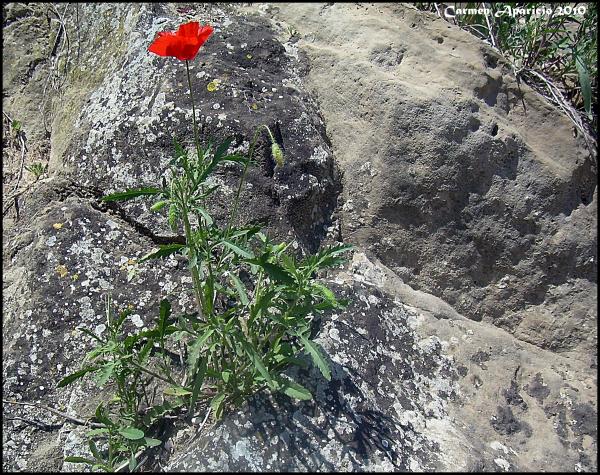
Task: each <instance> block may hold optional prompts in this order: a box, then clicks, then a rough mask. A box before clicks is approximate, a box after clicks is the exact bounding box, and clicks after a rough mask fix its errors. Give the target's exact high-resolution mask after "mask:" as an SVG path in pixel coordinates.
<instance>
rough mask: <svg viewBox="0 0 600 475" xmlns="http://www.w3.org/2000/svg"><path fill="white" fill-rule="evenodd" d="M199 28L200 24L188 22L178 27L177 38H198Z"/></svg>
mask: <svg viewBox="0 0 600 475" xmlns="http://www.w3.org/2000/svg"><path fill="white" fill-rule="evenodd" d="M199 28H200V23H198V22H197V21H190V22H189V23H185V24H183V25H181V26H180V27H179V29H178V30H177V36H194V37H195V36H198V29H199Z"/></svg>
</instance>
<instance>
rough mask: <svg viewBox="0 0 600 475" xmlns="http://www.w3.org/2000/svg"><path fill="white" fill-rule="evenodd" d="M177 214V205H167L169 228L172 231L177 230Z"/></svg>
mask: <svg viewBox="0 0 600 475" xmlns="http://www.w3.org/2000/svg"><path fill="white" fill-rule="evenodd" d="M178 215H179V212H178V211H177V206H176V205H175V204H172V205H171V206H169V217H168V220H169V227H170V228H171V230H172V231H173V232H175V231H177V216H178Z"/></svg>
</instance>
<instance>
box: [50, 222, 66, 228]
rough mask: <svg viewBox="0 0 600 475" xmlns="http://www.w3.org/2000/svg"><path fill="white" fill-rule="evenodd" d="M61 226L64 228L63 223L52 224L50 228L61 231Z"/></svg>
mask: <svg viewBox="0 0 600 475" xmlns="http://www.w3.org/2000/svg"><path fill="white" fill-rule="evenodd" d="M63 226H64V224H63V223H54V224H53V225H52V227H53V228H54V229H61V228H62V227H63Z"/></svg>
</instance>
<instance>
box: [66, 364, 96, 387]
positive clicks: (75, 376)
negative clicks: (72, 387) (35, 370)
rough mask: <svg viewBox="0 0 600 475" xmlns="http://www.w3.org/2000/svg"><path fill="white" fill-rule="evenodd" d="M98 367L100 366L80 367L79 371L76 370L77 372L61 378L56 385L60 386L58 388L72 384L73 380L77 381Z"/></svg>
mask: <svg viewBox="0 0 600 475" xmlns="http://www.w3.org/2000/svg"><path fill="white" fill-rule="evenodd" d="M97 369H98V367H96V366H91V367H88V368H83V369H80V370H79V371H76V372H75V373H73V374H70V375H69V376H66V377H64V378H63V379H61V380H60V382H59V383H58V384H57V386H56V387H58V388H62V387H65V386H67V385H69V384H71V383H72V382H74V381H77V380H78V379H79V378H83V377H84V376H85V375H86V374H87V373H90V372H92V371H96V370H97Z"/></svg>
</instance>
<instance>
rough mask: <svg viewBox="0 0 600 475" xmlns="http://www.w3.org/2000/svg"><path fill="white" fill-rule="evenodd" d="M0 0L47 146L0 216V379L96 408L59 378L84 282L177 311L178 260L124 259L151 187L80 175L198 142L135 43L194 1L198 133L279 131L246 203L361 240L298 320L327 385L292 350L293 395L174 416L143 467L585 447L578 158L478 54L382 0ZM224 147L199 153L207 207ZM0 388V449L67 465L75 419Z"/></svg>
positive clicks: (591, 448) (182, 103)
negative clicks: (106, 199) (120, 196)
mask: <svg viewBox="0 0 600 475" xmlns="http://www.w3.org/2000/svg"><path fill="white" fill-rule="evenodd" d="M3 9H4V10H3V12H4V18H3V20H4V23H3V28H4V49H3V66H4V68H3V69H4V77H3V93H4V96H3V106H4V108H5V110H6V112H7V113H8V114H9V115H10V116H11V117H14V118H17V119H19V121H20V122H22V124H23V130H24V132H25V134H26V138H27V145H28V148H31V149H33V148H34V146H35V144H42V145H43V146H44V147H46V148H43V147H42V148H40V150H46V153H47V156H45V157H44V159H45V160H46V161H49V168H48V174H47V175H46V176H45V177H44V178H43V179H42V180H40V181H38V182H36V183H33V184H31V186H30V187H29V188H28V189H27V190H26V191H24V192H23V193H22V194H20V195H19V197H18V199H17V205H18V215H17V214H15V209H14V208H13V209H12V210H11V211H10V213H9V214H7V215H6V217H5V224H6V226H5V229H4V231H3V233H4V234H3V235H4V246H3V271H4V275H3V290H4V299H3V342H4V345H3V363H4V364H3V389H4V398H5V399H8V400H17V401H41V402H42V403H43V404H45V405H48V406H52V407H55V408H58V409H59V410H61V411H64V412H66V413H69V414H79V415H83V416H88V415H90V414H92V413H93V410H94V409H95V407H96V406H97V404H98V403H99V402H100V401H102V400H103V399H106V398H108V397H110V388H104V389H102V390H100V389H98V388H97V387H96V386H95V385H94V383H93V382H92V381H90V380H87V379H84V380H81V381H80V382H78V383H77V384H75V385H73V386H72V387H68V388H63V389H56V382H57V381H58V380H60V379H61V378H62V377H64V376H65V375H66V374H69V373H71V372H73V371H75V370H77V369H78V368H79V367H80V364H81V360H82V358H83V355H84V354H85V353H86V352H87V351H89V350H90V349H91V348H92V347H93V341H92V339H91V338H90V337H87V336H85V335H83V334H82V333H81V332H80V331H78V330H77V329H78V328H87V329H90V330H92V331H93V332H94V333H96V334H98V335H102V334H103V333H104V332H106V319H105V314H104V301H103V296H104V295H106V294H107V293H111V294H112V298H113V301H114V302H115V304H116V305H117V306H118V307H125V306H127V305H130V304H131V305H133V306H134V312H133V315H132V318H131V319H130V320H129V321H128V322H127V326H126V331H128V332H133V331H138V330H139V329H143V328H145V327H148V326H150V325H151V324H152V323H153V321H154V319H156V317H157V313H158V307H157V304H158V302H159V301H160V300H161V299H162V298H165V297H166V298H169V299H170V301H171V302H172V304H173V309H174V312H182V311H189V310H191V309H192V306H193V295H192V294H191V293H190V288H191V279H190V277H189V273H188V270H187V268H186V266H185V262H184V261H183V260H182V259H177V258H174V257H171V258H169V259H167V260H165V261H161V262H157V261H150V262H147V263H144V264H143V265H140V266H135V264H134V262H135V259H136V258H139V257H141V256H142V255H144V254H145V253H147V252H148V251H150V250H151V249H152V248H154V247H156V245H157V244H161V243H166V242H175V241H181V239H182V234H183V233H182V232H181V231H180V232H173V231H172V230H170V229H169V227H168V225H167V219H166V216H165V215H164V214H161V213H151V212H150V211H149V207H150V206H151V205H152V201H151V200H144V199H138V200H135V201H131V202H127V203H124V204H118V205H114V206H107V205H105V204H103V203H101V202H100V198H101V196H102V195H104V194H107V193H110V192H112V191H116V190H122V189H125V188H129V187H136V186H157V185H160V182H161V178H162V177H163V176H164V174H165V171H166V170H167V168H168V162H169V160H170V159H171V157H172V156H173V150H174V149H173V137H175V138H176V139H177V140H178V141H179V142H180V143H181V144H182V146H183V147H184V148H186V149H188V150H189V151H190V152H192V153H193V148H194V134H193V129H192V120H191V118H192V103H191V100H190V96H189V91H188V87H187V75H186V70H185V64H184V63H182V62H179V61H177V60H176V59H173V58H162V57H158V56H155V55H152V54H150V53H148V51H147V47H148V45H149V44H150V43H151V41H152V40H153V39H154V37H155V35H156V33H157V32H159V31H165V30H175V29H176V28H177V26H178V25H179V24H181V23H183V22H186V21H191V20H198V21H200V22H202V23H206V22H210V23H211V24H212V25H213V26H214V27H215V33H214V35H213V36H212V37H211V38H210V39H209V41H208V42H207V43H206V44H205V45H204V46H203V47H202V48H201V50H200V52H199V54H198V56H197V57H196V59H195V60H193V61H192V62H191V63H190V72H191V78H192V82H193V88H194V89H193V90H194V99H195V107H196V113H197V119H198V122H199V124H200V128H201V140H202V141H203V142H207V141H209V140H212V141H214V142H215V143H216V142H218V141H221V140H223V139H224V138H226V137H232V138H233V141H232V144H231V147H230V151H232V152H233V151H238V152H246V151H247V150H248V147H249V144H250V142H251V140H252V137H253V134H254V130H255V129H256V127H258V126H259V125H261V124H266V125H268V126H269V127H270V128H271V130H272V131H273V132H274V135H275V138H276V140H277V142H278V143H279V144H280V146H281V147H282V149H283V153H284V160H285V162H284V165H283V166H282V167H276V166H275V163H274V161H273V159H272V157H271V144H270V142H269V138H268V135H267V134H266V132H261V134H260V135H259V140H258V147H257V152H256V156H255V158H256V162H257V163H256V165H255V166H254V167H253V168H252V169H251V170H250V173H249V177H248V183H247V184H246V186H245V187H244V188H243V190H242V195H241V196H242V199H241V212H240V221H242V222H259V223H261V224H263V225H264V226H265V227H266V229H267V232H268V233H269V234H270V235H271V236H273V237H274V239H276V240H283V239H285V240H289V241H293V247H294V248H295V249H297V251H298V252H308V251H314V250H315V249H317V248H318V247H319V245H323V244H326V243H330V242H334V241H344V242H350V243H353V244H354V245H355V247H356V251H355V253H354V255H353V256H352V257H351V258H350V262H349V263H348V264H347V265H346V266H345V267H344V268H343V269H340V270H336V271H334V272H331V273H330V274H329V275H327V276H326V277H325V280H326V281H327V282H328V283H329V284H330V285H331V286H332V287H333V288H334V290H335V292H336V294H337V295H338V296H339V297H340V298H346V299H348V300H349V306H348V307H347V308H346V309H345V310H343V311H337V312H335V313H331V314H328V315H326V316H324V317H323V319H322V321H320V322H316V323H318V325H316V327H315V332H316V333H315V336H316V341H317V343H318V344H319V346H320V347H321V348H322V350H323V352H324V353H325V354H326V355H327V360H328V361H329V364H330V365H331V367H332V380H331V382H327V381H325V380H324V379H323V378H322V376H321V375H320V373H319V371H318V369H317V368H315V367H313V366H312V365H311V363H310V360H309V359H307V368H306V369H304V370H294V371H290V372H289V374H290V376H292V377H293V378H295V379H296V380H298V381H299V382H301V383H302V384H303V385H305V386H306V387H307V388H309V389H310V390H311V392H312V394H313V397H314V399H313V401H306V402H297V401H291V400H289V399H288V398H286V397H285V396H281V395H268V394H266V393H260V394H257V395H255V396H253V397H252V398H251V399H250V400H249V401H248V402H247V403H245V404H244V405H243V406H242V407H240V408H238V409H236V410H232V411H230V412H228V413H226V414H225V416H224V418H223V420H222V421H220V422H218V423H217V424H216V425H212V423H211V421H209V422H208V423H207V425H206V426H205V427H204V428H203V430H202V431H201V432H200V433H199V434H197V437H194V436H195V435H196V431H197V430H198V428H199V424H200V423H201V421H202V420H203V418H204V416H205V413H204V412H201V413H199V414H197V417H196V418H195V419H194V420H193V423H192V424H191V425H190V424H188V423H187V422H184V421H183V420H181V421H176V422H173V423H172V424H171V425H169V426H168V430H167V431H166V432H165V434H164V439H165V443H164V445H163V446H162V448H159V449H155V452H152V453H151V454H150V457H149V460H148V462H147V464H148V466H147V468H148V469H154V470H158V469H160V468H161V467H164V468H166V470H167V471H206V470H215V471H216V470H219V471H220V470H233V471H236V470H237V471H255V470H256V471H269V470H273V471H276V470H277V471H283V470H292V471H304V470H306V471H308V470H311V471H362V470H377V471H379V470H381V471H383V470H386V471H387V470H394V471H396V470H406V471H408V470H410V471H414V470H439V471H442V470H443V471H501V470H502V471H504V470H531V471H573V470H582V471H593V470H595V469H596V467H597V462H596V446H597V445H596V444H597V432H596V425H597V424H596V421H597V413H596V411H597V398H596V387H597V380H596V349H595V346H596V338H597V337H596V307H597V299H596V280H597V267H596V241H597V233H596V228H597V220H596V206H597V204H596V203H597V193H596V181H597V178H596V176H597V175H596V173H597V172H596V166H595V161H594V160H595V159H594V157H592V156H590V155H589V153H588V152H587V151H586V149H585V147H584V146H583V145H582V142H581V141H580V139H579V138H574V137H573V136H572V131H571V128H570V125H569V122H568V121H567V120H566V119H564V118H563V117H562V116H561V115H560V114H559V112H558V111H557V110H556V109H555V108H554V107H552V106H551V105H549V104H547V103H546V102H545V101H544V100H543V99H542V98H540V97H538V96H536V95H535V94H534V93H533V92H532V91H531V90H530V89H529V88H528V87H527V86H525V85H521V87H520V88H519V87H517V85H516V83H515V82H514V79H513V77H512V76H511V73H510V71H509V69H508V68H507V66H506V65H505V64H504V63H503V62H502V60H500V59H499V58H497V57H496V56H495V53H493V51H491V50H490V49H489V48H487V47H485V46H484V45H482V44H481V43H480V42H479V41H478V40H476V39H475V38H473V37H471V36H470V35H468V34H467V33H466V32H464V31H460V30H458V29H457V28H455V27H453V26H450V25H449V24H447V23H445V22H442V21H441V20H437V19H435V18H434V17H433V16H431V15H427V14H423V13H419V12H416V11H415V10H413V9H411V8H410V7H407V6H402V5H395V4H394V5H392V4H390V5H383V4H374V5H366V4H365V5H362V4H331V3H327V4H277V5H271V6H269V5H266V4H258V5H249V6H244V5H239V6H232V5H230V6H227V5H225V6H219V5H206V6H201V5H197V4H194V5H191V6H190V5H183V4H108V3H104V4H102V3H100V4H77V5H68V6H65V5H62V6H61V5H58V6H56V11H57V12H58V13H60V15H61V17H62V18H64V21H65V27H66V32H67V33H68V37H69V41H70V44H69V47H68V48H67V45H66V42H65V36H64V32H63V33H60V34H59V33H58V32H59V23H60V22H58V20H57V19H55V18H54V17H56V16H57V15H54V14H53V13H50V14H49V17H50V20H48V18H47V17H48V15H47V9H44V8H43V6H42V5H41V4H40V5H36V4H28V5H26V4H19V3H13V4H9V5H7V6H4V7H3ZM57 35H58V36H57ZM57 38H58V39H57ZM55 45H56V48H55ZM65 71H68V72H65ZM523 104H525V106H526V109H527V112H526V113H525V111H524V110H523ZM16 157H17V158H18V157H19V154H16ZM5 158H6V155H5ZM18 165H19V163H15V166H16V167H18ZM240 172H241V170H240V168H239V167H238V166H236V165H231V166H229V165H228V166H224V167H223V168H222V169H220V170H219V172H218V173H217V174H216V175H215V177H214V181H215V184H220V185H221V189H220V192H219V193H218V194H216V195H214V197H213V200H211V201H210V203H209V206H210V210H211V211H212V213H213V214H214V216H215V218H216V219H217V220H223V219H224V218H225V217H226V211H227V209H228V206H229V205H230V204H231V202H232V199H233V196H234V194H235V191H236V189H237V188H236V187H237V183H238V181H237V180H238V179H239V176H240ZM3 410H4V415H5V417H4V418H3V425H4V427H3V428H4V431H3V443H4V444H3V445H4V451H3V467H4V468H5V469H6V470H27V471H31V470H34V471H35V470H37V471H40V470H46V471H53V470H54V471H56V470H62V471H76V470H79V469H81V466H80V465H75V464H68V463H63V458H64V457H65V456H67V455H81V456H86V455H87V451H88V447H87V443H86V441H85V437H84V434H85V432H86V429H85V428H81V427H75V426H73V425H71V424H70V423H68V422H65V421H64V420H63V419H61V418H60V417H58V416H56V415H53V414H50V413H47V412H44V411H41V410H40V409H37V408H35V407H25V406H14V405H10V404H5V405H4V408H3ZM17 417H21V418H27V419H40V420H43V421H45V422H47V424H48V427H46V429H47V430H39V429H38V428H36V427H35V426H33V425H30V424H27V423H26V422H24V421H23V420H19V419H17Z"/></svg>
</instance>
